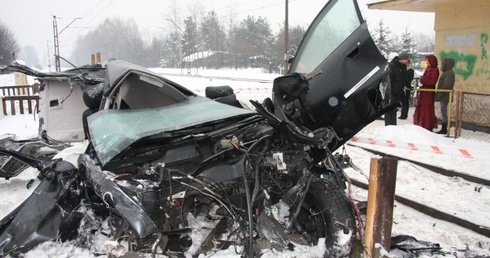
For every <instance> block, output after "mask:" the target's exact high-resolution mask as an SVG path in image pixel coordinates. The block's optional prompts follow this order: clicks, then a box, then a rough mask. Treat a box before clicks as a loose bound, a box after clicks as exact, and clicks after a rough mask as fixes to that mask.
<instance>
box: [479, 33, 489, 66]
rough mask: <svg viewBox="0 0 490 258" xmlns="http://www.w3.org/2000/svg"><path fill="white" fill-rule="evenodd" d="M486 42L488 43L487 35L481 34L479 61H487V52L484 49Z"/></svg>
mask: <svg viewBox="0 0 490 258" xmlns="http://www.w3.org/2000/svg"><path fill="white" fill-rule="evenodd" d="M487 42H488V34H486V33H482V34H481V35H480V45H481V60H483V59H488V56H487V54H488V51H487V48H486V45H487Z"/></svg>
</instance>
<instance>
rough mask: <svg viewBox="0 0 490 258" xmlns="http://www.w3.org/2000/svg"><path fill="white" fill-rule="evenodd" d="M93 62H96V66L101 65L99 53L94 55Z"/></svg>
mask: <svg viewBox="0 0 490 258" xmlns="http://www.w3.org/2000/svg"><path fill="white" fill-rule="evenodd" d="M95 61H96V63H97V64H100V63H101V56H100V52H97V53H95Z"/></svg>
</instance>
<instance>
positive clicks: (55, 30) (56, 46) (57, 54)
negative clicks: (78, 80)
mask: <svg viewBox="0 0 490 258" xmlns="http://www.w3.org/2000/svg"><path fill="white" fill-rule="evenodd" d="M78 19H82V18H75V19H73V21H71V22H70V23H69V24H68V25H66V27H64V28H63V29H62V30H61V31H60V32H58V23H57V22H56V15H53V34H54V60H55V61H54V63H55V67H56V71H57V72H59V71H61V63H60V44H59V41H58V38H59V35H60V34H61V33H62V32H63V31H65V30H66V29H67V28H68V27H69V26H70V25H71V24H72V23H74V22H75V21H76V20H78Z"/></svg>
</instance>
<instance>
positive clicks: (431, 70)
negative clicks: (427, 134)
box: [413, 55, 439, 132]
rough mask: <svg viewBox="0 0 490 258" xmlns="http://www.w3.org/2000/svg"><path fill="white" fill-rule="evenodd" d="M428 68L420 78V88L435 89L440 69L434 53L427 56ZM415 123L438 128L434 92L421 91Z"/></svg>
mask: <svg viewBox="0 0 490 258" xmlns="http://www.w3.org/2000/svg"><path fill="white" fill-rule="evenodd" d="M425 61H426V62H427V68H425V71H424V74H423V75H422V77H421V78H420V83H421V84H422V86H420V88H419V89H429V90H433V89H435V88H436V83H437V79H439V69H438V68H437V65H438V63H437V57H436V56H434V55H428V56H425ZM413 123H414V124H415V125H418V126H421V127H423V128H425V129H427V130H429V131H431V132H432V129H434V128H437V118H436V113H435V111H434V92H432V91H420V92H419V94H418V97H417V105H416V106H415V111H414V114H413Z"/></svg>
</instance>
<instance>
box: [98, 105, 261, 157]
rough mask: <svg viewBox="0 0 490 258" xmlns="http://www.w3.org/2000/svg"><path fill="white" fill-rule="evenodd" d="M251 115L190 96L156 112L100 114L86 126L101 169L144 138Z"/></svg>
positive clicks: (244, 110)
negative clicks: (101, 166)
mask: <svg viewBox="0 0 490 258" xmlns="http://www.w3.org/2000/svg"><path fill="white" fill-rule="evenodd" d="M254 114H256V112H255V111H251V110H246V109H241V108H236V107H233V106H230V105H226V104H221V103H219V102H216V101H213V100H211V99H208V98H205V97H200V96H192V97H189V98H188V99H186V100H184V101H182V102H180V103H176V104H173V105H168V106H164V107H160V108H151V109H150V108H147V109H118V110H115V109H109V110H101V111H99V112H97V113H95V114H93V115H91V116H89V117H88V123H89V129H90V135H91V142H92V144H93V147H94V149H95V150H96V152H97V155H98V157H99V160H100V161H101V163H102V165H105V164H107V163H108V162H109V161H111V160H112V159H113V158H114V157H115V156H116V155H117V154H119V153H120V152H122V151H123V150H124V149H126V148H128V147H129V146H131V144H133V143H135V142H136V141H138V140H140V139H142V138H144V137H147V136H152V135H156V134H158V133H162V132H171V131H176V130H180V129H184V128H189V127H192V126H198V125H201V124H204V123H212V122H215V121H220V120H223V119H229V118H232V117H239V116H250V115H254Z"/></svg>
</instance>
